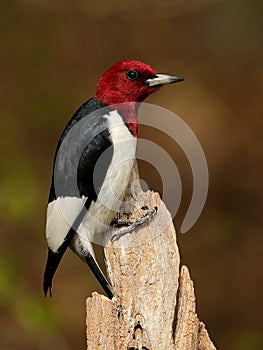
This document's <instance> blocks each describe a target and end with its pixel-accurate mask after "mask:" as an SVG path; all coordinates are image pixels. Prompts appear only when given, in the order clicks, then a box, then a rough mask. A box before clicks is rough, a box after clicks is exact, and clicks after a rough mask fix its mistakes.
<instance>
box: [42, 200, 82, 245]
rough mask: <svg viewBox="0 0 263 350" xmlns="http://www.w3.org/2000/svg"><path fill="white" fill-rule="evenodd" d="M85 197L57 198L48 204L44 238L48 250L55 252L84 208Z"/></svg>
mask: <svg viewBox="0 0 263 350" xmlns="http://www.w3.org/2000/svg"><path fill="white" fill-rule="evenodd" d="M85 201H86V197H84V196H83V197H82V198H77V197H58V198H57V199H55V200H54V201H52V202H50V203H49V204H48V208H47V220H46V238H47V242H48V246H49V248H50V249H51V250H52V251H53V252H56V251H57V250H58V248H59V247H60V246H61V244H62V243H63V241H64V239H65V237H66V235H67V233H68V231H69V229H70V228H71V226H72V225H73V223H74V221H75V219H76V218H77V216H78V214H79V213H80V211H81V209H82V207H83V206H84V204H85Z"/></svg>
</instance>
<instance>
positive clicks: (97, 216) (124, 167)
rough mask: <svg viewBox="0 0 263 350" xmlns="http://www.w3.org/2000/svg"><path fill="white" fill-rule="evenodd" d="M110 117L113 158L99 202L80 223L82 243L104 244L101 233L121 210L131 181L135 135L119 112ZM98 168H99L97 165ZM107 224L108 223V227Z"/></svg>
mask: <svg viewBox="0 0 263 350" xmlns="http://www.w3.org/2000/svg"><path fill="white" fill-rule="evenodd" d="M105 118H107V120H108V127H109V131H110V138H111V142H112V144H113V149H114V150H113V157H112V161H111V164H110V166H109V168H108V171H107V173H106V177H105V180H104V182H103V185H102V188H101V189H100V192H99V194H98V198H97V200H96V202H92V203H91V205H90V208H89V210H88V212H87V214H86V215H85V218H84V220H83V222H82V224H81V225H80V230H79V232H78V233H79V235H80V236H81V242H82V243H83V244H84V243H85V241H93V242H96V243H98V244H102V242H101V236H100V235H99V233H101V232H103V231H104V230H105V229H106V228H107V225H108V224H109V223H110V221H111V220H112V219H113V217H114V216H115V214H116V212H118V210H119V207H120V205H121V202H122V200H123V198H124V196H125V193H126V190H127V187H128V186H129V184H130V181H131V174H132V169H133V166H134V163H135V153H136V138H135V137H134V136H133V135H132V134H131V133H130V131H129V130H128V128H127V126H126V125H125V124H124V122H123V119H122V118H121V116H120V115H119V114H118V112H117V111H112V112H110V113H109V114H108V115H106V116H105ZM96 171H99V161H98V166H96V169H95V174H96ZM105 225H106V226H105Z"/></svg>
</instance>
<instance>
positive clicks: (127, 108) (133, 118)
mask: <svg viewBox="0 0 263 350" xmlns="http://www.w3.org/2000/svg"><path fill="white" fill-rule="evenodd" d="M139 107H140V103H139V102H125V103H121V104H118V105H116V109H117V110H118V111H119V113H120V114H121V116H122V118H123V121H124V123H125V124H126V125H127V127H128V128H129V130H130V132H131V133H132V134H133V136H135V137H137V136H138V109H139Z"/></svg>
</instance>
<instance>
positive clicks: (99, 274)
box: [86, 254, 113, 299]
mask: <svg viewBox="0 0 263 350" xmlns="http://www.w3.org/2000/svg"><path fill="white" fill-rule="evenodd" d="M86 263H87V264H88V265H89V268H90V269H91V271H92V272H93V274H94V276H95V277H96V278H97V280H98V282H99V283H100V285H101V287H102V288H103V289H104V291H105V293H106V294H107V296H108V298H109V299H112V298H113V293H112V290H111V286H110V284H109V282H108V280H107V279H106V277H105V276H104V274H103V272H102V271H101V269H100V267H99V265H98V264H97V262H96V260H95V259H94V257H93V256H92V255H91V254H88V255H87V256H86Z"/></svg>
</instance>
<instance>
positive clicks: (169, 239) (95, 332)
mask: <svg viewBox="0 0 263 350" xmlns="http://www.w3.org/2000/svg"><path fill="white" fill-rule="evenodd" d="M134 197H135V198H136V199H134ZM145 206H147V207H148V208H152V207H154V206H156V207H157V208H158V211H157V213H156V214H155V216H154V217H153V218H152V219H151V220H149V221H148V222H146V223H145V224H143V225H141V226H138V227H137V228H135V229H134V230H133V231H132V232H131V233H128V234H126V235H124V236H123V237H121V238H119V239H118V240H116V241H115V242H114V243H111V241H110V237H111V235H112V234H114V233H116V232H117V231H118V229H111V230H110V231H109V232H108V234H107V241H106V246H105V248H104V251H105V260H106V267H107V272H108V276H109V279H110V281H111V284H112V288H113V291H114V295H115V297H114V298H113V299H112V300H109V299H108V298H107V297H105V296H103V295H100V294H98V293H96V292H95V293H93V294H92V296H91V297H89V298H87V301H86V307H87V319H86V322H87V349H88V350H102V349H103V350H115V349H116V350H137V349H138V350H142V349H144V350H157V349H158V350H160V349H166V350H215V349H216V348H215V346H214V345H213V343H212V341H211V340H210V338H209V335H208V333H207V331H206V328H205V325H204V324H203V323H202V322H200V321H199V318H198V316H197V313H196V303H195V295H194V287H193V282H192V281H191V278H190V275H189V272H188V269H187V267H186V266H182V267H181V268H180V255H179V250H178V246H177V243H176V233H175V229H174V226H173V222H172V217H171V215H170V213H169V212H168V210H167V209H166V207H165V205H164V203H163V202H162V201H161V199H160V197H159V195H158V194H157V193H153V192H150V191H148V192H143V191H142V190H141V189H140V187H139V186H137V188H136V187H135V188H134V191H133V196H131V195H127V196H126V200H125V202H124V203H123V205H122V217H125V216H127V215H128V216H129V217H139V216H140V215H142V213H143V212H144V210H145V208H144V207H145ZM141 208H143V209H141Z"/></svg>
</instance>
